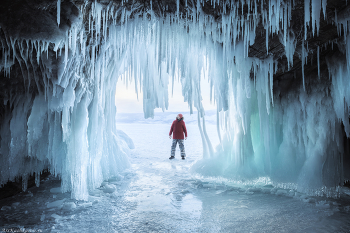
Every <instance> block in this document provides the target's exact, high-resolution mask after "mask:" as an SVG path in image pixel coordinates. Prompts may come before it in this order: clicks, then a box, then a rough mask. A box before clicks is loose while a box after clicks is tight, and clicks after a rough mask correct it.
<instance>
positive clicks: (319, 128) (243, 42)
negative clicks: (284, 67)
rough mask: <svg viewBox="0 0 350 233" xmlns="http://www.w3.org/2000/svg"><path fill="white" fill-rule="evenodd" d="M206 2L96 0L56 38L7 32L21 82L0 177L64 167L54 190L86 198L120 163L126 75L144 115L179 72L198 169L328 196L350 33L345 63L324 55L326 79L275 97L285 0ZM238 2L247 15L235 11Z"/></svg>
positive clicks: (164, 101)
mask: <svg viewBox="0 0 350 233" xmlns="http://www.w3.org/2000/svg"><path fill="white" fill-rule="evenodd" d="M204 1H205V0H199V1H197V3H198V5H197V6H195V5H191V4H189V5H188V8H191V9H192V10H189V11H187V13H186V15H182V14H181V13H179V1H177V11H176V12H174V14H167V15H165V16H164V17H160V16H158V15H156V14H155V13H154V12H153V11H152V9H148V11H146V12H142V11H139V10H138V9H139V8H140V7H141V6H138V5H135V6H133V8H127V7H122V6H120V8H116V7H114V6H112V4H109V5H107V6H105V5H101V4H99V3H97V2H93V3H89V4H86V5H85V6H84V7H82V8H81V9H80V10H81V12H80V13H79V17H77V20H75V21H73V22H72V25H71V27H70V28H68V29H67V30H66V31H65V36H62V37H59V38H56V39H55V40H53V39H50V38H36V37H31V35H28V36H27V37H25V38H22V37H18V38H14V37H12V36H11V35H6V34H5V37H6V40H1V43H2V45H3V47H6V48H7V49H6V50H4V51H3V62H2V63H1V64H0V70H2V71H3V72H6V74H7V76H8V77H9V78H11V76H12V74H11V66H12V65H13V64H14V63H15V61H16V62H18V63H19V65H20V67H21V71H22V75H23V78H24V79H25V83H26V84H27V85H28V86H27V87H26V90H25V93H26V94H25V95H23V96H16V95H14V96H13V97H12V98H11V99H8V100H7V106H9V108H12V109H13V110H12V111H11V112H8V114H7V115H6V116H4V118H3V122H1V125H2V127H1V129H0V136H1V151H0V152H1V156H0V158H1V165H0V166H1V167H0V168H1V176H0V178H1V180H0V184H4V183H6V182H7V181H8V180H15V178H16V177H22V179H23V180H24V181H25V179H26V178H27V177H28V175H29V174H33V173H35V174H40V172H41V171H42V170H44V169H49V171H50V172H51V173H53V174H55V175H59V176H60V177H61V180H62V191H72V197H74V198H76V199H85V200H86V199H87V197H88V190H91V189H93V188H96V187H99V186H100V184H101V182H102V181H103V180H105V179H108V178H109V177H111V176H114V175H117V174H118V172H120V171H121V170H122V169H123V168H125V167H127V166H128V159H127V154H128V150H129V146H130V140H129V139H127V138H126V136H125V134H123V133H121V132H119V133H118V130H117V129H116V126H115V115H116V106H115V104H114V101H115V86H116V83H117V79H118V77H119V76H120V75H121V74H124V73H126V74H128V77H127V78H128V79H134V80H135V90H136V91H138V90H139V89H142V91H143V106H144V107H143V108H144V116H145V118H149V117H153V115H154V109H155V108H162V109H167V108H168V85H169V82H174V81H176V80H180V82H181V84H182V94H183V97H184V101H185V102H187V103H188V105H189V107H190V110H191V112H193V110H194V109H196V110H197V111H198V126H199V128H200V132H201V135H202V142H203V148H204V152H203V154H204V159H203V160H201V161H198V162H197V163H196V164H195V165H194V166H193V167H192V169H193V170H194V171H195V172H199V173H202V174H209V173H210V174H214V175H219V176H229V177H234V178H245V179H247V178H248V179H249V178H256V177H260V176H269V177H271V179H272V180H273V181H275V182H276V183H277V184H279V185H288V186H289V187H293V188H296V189H298V190H300V191H305V192H313V193H321V194H325V193H326V194H327V195H328V194H329V193H330V192H331V191H329V190H330V189H332V188H334V187H336V186H338V185H340V184H342V183H343V182H344V179H349V177H344V172H343V162H342V156H343V154H344V151H343V141H342V140H343V135H342V132H343V131H342V124H343V125H344V128H345V133H346V135H347V136H350V126H349V119H348V118H349V106H350V91H349V88H350V86H349V84H350V82H349V77H350V76H349V75H350V74H349V71H350V58H349V54H350V42H349V43H346V44H345V47H346V62H343V61H338V60H336V58H330V59H328V69H329V71H330V78H331V82H330V84H329V83H328V82H322V81H320V79H316V80H315V79H312V80H313V81H310V80H311V79H307V78H306V77H304V73H303V84H302V86H300V87H296V88H295V90H294V91H292V92H290V93H282V94H283V95H282V94H281V93H278V90H274V89H273V88H274V74H275V73H276V70H277V63H276V61H275V60H274V57H273V56H272V55H271V54H270V53H269V49H268V46H269V35H273V34H277V33H278V34H280V35H282V36H281V37H280V41H281V43H282V44H283V45H284V49H285V55H286V57H287V60H288V69H290V68H291V67H293V56H295V52H296V51H295V48H296V35H295V34H294V32H293V31H292V30H291V29H290V23H291V20H292V17H291V10H292V1H283V0H270V1H263V0H260V1H259V0H256V1H248V0H242V1H231V2H230V1H226V3H225V4H223V5H224V7H223V10H222V15H221V18H220V19H219V20H217V19H215V18H214V17H213V16H211V15H208V14H205V13H204V12H203V10H202V8H201V4H204ZM123 2H127V1H122V3H123ZM263 2H265V3H266V4H267V5H268V7H267V8H263ZM61 4H62V3H61V1H60V0H58V1H57V22H56V23H55V27H58V25H60V23H62V19H60V14H61V13H62V9H61ZM186 4H187V1H186ZM211 4H214V5H215V6H217V7H218V6H219V5H218V2H217V1H215V0H214V1H211ZM226 4H227V5H226ZM88 5H89V7H87V6H88ZM242 5H248V11H249V14H242V12H243V7H242ZM326 6H327V1H326V0H322V1H315V0H312V1H310V0H305V21H304V25H305V34H304V35H303V37H305V38H304V40H305V44H303V46H302V54H301V56H302V67H303V71H304V65H305V63H306V62H307V57H308V46H307V41H306V39H307V38H308V36H310V35H311V34H308V32H309V31H312V36H314V37H316V36H317V35H318V33H319V24H320V17H321V16H322V14H323V17H326V15H325V10H326ZM130 9H131V10H130ZM321 9H322V10H323V11H321ZM258 11H260V12H261V13H260V14H258V13H257V12H258ZM259 23H262V25H263V27H264V30H265V31H266V50H267V54H266V56H265V58H263V59H259V58H254V57H248V51H249V46H250V45H252V44H254V43H255V38H256V29H257V27H258V24H259ZM57 24H58V25H57ZM87 25H88V26H87ZM336 25H337V26H338V31H339V33H342V32H343V33H344V36H347V33H348V32H347V31H348V30H347V27H348V26H347V25H348V24H347V18H339V17H338V21H337V22H336ZM348 40H349V37H347V42H348ZM52 45H53V46H52ZM322 46H324V45H320V47H317V54H318V56H319V50H322V48H323V47H322ZM317 62H318V63H319V60H318V61H317ZM318 66H319V65H318ZM38 72H39V73H38ZM203 72H205V73H206V75H207V76H208V77H209V79H210V83H211V88H212V93H213V99H214V101H215V102H216V103H217V106H218V109H217V112H218V121H217V124H218V126H217V127H218V131H219V132H220V131H224V133H223V134H222V136H221V143H220V144H219V145H218V146H217V147H216V149H215V148H213V145H212V144H211V142H210V140H209V138H208V136H207V135H206V130H205V109H204V108H203V106H202V103H201V99H202V96H201V86H200V78H201V75H202V74H203ZM305 75H306V74H305ZM319 76H320V74H319ZM327 78H328V77H327ZM31 82H35V83H36V84H35V86H36V91H32V90H30V88H29V86H30V85H31ZM311 85H312V88H311V89H310V88H307V87H308V86H311ZM128 144H129V146H128ZM209 170H210V172H209Z"/></svg>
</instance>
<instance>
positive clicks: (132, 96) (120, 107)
mask: <svg viewBox="0 0 350 233" xmlns="http://www.w3.org/2000/svg"><path fill="white" fill-rule="evenodd" d="M172 89H173V94H172ZM201 90H202V104H203V108H204V110H205V111H207V110H216V103H214V101H212V102H211V101H210V84H209V82H208V80H205V79H204V78H202V79H201ZM168 91H169V93H168V103H169V106H168V109H166V110H164V112H189V111H190V108H189V106H188V103H187V102H184V97H183V96H182V86H181V83H180V82H179V81H177V80H175V82H174V87H172V83H171V82H169V85H168ZM142 98H143V94H142V91H140V90H139V91H138V94H136V91H135V82H134V80H131V81H130V80H128V81H127V83H126V80H125V78H124V79H122V78H119V80H118V82H117V86H116V95H115V105H116V107H117V113H143V99H142ZM154 112H163V110H162V108H156V109H154Z"/></svg>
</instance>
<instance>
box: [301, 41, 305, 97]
mask: <svg viewBox="0 0 350 233" xmlns="http://www.w3.org/2000/svg"><path fill="white" fill-rule="evenodd" d="M301 46H302V47H301V50H302V51H301V67H302V71H301V72H302V73H303V88H304V91H305V77H304V64H305V47H304V40H303V43H302V45H301Z"/></svg>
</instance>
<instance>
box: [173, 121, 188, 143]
mask: <svg viewBox="0 0 350 233" xmlns="http://www.w3.org/2000/svg"><path fill="white" fill-rule="evenodd" d="M171 133H173V139H184V133H185V136H186V137H187V129H186V125H185V122H184V121H183V118H181V119H180V120H177V119H176V120H175V121H173V124H172V125H171V128H170V132H169V136H171Z"/></svg>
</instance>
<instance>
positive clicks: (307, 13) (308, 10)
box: [304, 0, 310, 40]
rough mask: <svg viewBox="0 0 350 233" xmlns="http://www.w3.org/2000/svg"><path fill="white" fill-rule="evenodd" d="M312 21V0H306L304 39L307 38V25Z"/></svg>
mask: <svg viewBox="0 0 350 233" xmlns="http://www.w3.org/2000/svg"><path fill="white" fill-rule="evenodd" d="M309 22H310V0H305V1H304V33H305V35H304V40H306V39H307V26H308V25H309Z"/></svg>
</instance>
